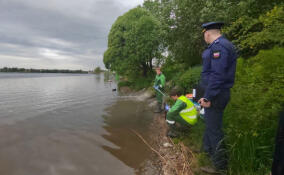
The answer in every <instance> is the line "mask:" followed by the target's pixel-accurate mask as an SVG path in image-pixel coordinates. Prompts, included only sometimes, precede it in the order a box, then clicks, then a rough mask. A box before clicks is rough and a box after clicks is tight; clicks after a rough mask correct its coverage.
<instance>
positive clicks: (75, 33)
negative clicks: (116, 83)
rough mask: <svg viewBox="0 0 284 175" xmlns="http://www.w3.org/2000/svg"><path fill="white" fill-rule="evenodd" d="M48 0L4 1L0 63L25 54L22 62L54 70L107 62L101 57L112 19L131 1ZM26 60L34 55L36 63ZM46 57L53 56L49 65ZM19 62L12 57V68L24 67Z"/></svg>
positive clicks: (0, 9) (0, 12) (0, 18)
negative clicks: (55, 68)
mask: <svg viewBox="0 0 284 175" xmlns="http://www.w3.org/2000/svg"><path fill="white" fill-rule="evenodd" d="M129 1H132V2H133V0H129ZM139 1H140V2H141V1H142V0H137V2H139ZM48 2H49V3H48ZM48 2H47V1H44V0H37V1H33V0H0V21H1V27H0V56H1V59H0V67H1V62H2V63H5V64H6V65H7V64H8V66H9V60H5V61H4V57H5V56H7V57H9V59H10V60H13V59H14V60H18V63H19V60H21V57H23V59H22V60H23V63H24V65H29V64H30V65H37V66H44V65H40V61H42V63H44V64H45V66H48V67H50V68H51V67H52V66H56V67H58V66H63V67H61V68H71V67H84V68H85V69H92V68H94V66H103V63H102V55H103V52H104V51H105V49H106V47H107V35H108V32H109V29H110V27H111V25H112V23H113V22H114V21H115V19H116V18H117V17H118V16H120V15H122V14H123V13H124V12H126V11H127V10H128V9H130V8H132V7H133V4H131V5H129V6H126V5H127V3H125V2H126V1H124V3H123V4H121V3H119V1H117V0H106V1H102V0H84V1H83V0H80V1H77V0H68V1H65V0H64V1H63V0H50V1H48ZM137 2H136V4H137ZM44 49H46V53H44V52H45V51H44ZM49 52H50V53H49ZM48 53H49V55H50V58H49V56H48ZM44 54H45V56H43V55H44ZM57 54H58V58H59V57H60V56H62V57H63V58H66V59H62V60H64V61H65V64H63V63H62V60H60V59H58V60H57V61H56V59H53V57H54V58H57V56H56V55H57ZM25 58H34V59H35V60H38V62H37V63H35V62H33V63H32V62H28V61H27V59H25ZM67 58H68V59H67ZM7 59H8V58H7ZM1 60H2V61H1ZM48 60H52V61H51V62H52V64H51V65H48V64H47V63H49V62H48ZM15 63H16V62H13V61H11V63H10V66H18V65H23V64H18V65H16V64H15ZM64 65H65V67H64ZM71 65H73V66H71Z"/></svg>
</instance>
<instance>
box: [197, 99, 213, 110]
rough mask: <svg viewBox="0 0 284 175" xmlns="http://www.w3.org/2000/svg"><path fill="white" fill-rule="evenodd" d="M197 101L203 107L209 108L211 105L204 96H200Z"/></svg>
mask: <svg viewBox="0 0 284 175" xmlns="http://www.w3.org/2000/svg"><path fill="white" fill-rule="evenodd" d="M198 103H199V104H200V106H202V107H204V108H209V107H210V106H211V102H210V101H208V100H207V99H205V98H201V99H200V100H198Z"/></svg>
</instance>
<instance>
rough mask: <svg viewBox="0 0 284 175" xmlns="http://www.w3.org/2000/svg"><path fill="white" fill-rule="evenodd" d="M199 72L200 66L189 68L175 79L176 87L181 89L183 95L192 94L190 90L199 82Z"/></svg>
mask: <svg viewBox="0 0 284 175" xmlns="http://www.w3.org/2000/svg"><path fill="white" fill-rule="evenodd" d="M201 70H202V67H201V66H195V67H191V68H189V69H188V70H187V71H186V72H184V73H183V74H182V75H181V76H180V78H178V79H177V82H176V85H177V86H179V87H180V88H182V89H183V91H184V93H188V92H192V89H193V88H194V86H195V85H196V84H198V82H199V80H200V73H201Z"/></svg>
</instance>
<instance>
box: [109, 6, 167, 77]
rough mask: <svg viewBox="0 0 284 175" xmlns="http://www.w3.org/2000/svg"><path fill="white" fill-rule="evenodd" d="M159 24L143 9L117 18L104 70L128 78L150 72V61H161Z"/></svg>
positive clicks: (112, 29)
mask: <svg viewBox="0 0 284 175" xmlns="http://www.w3.org/2000/svg"><path fill="white" fill-rule="evenodd" d="M160 26H161V25H160V22H159V21H158V20H157V19H156V18H155V17H154V16H153V15H152V14H151V13H150V12H149V11H147V10H145V9H144V8H142V7H137V8H134V9H132V10H130V11H128V12H127V13H125V14H124V15H123V16H120V17H118V19H117V20H116V22H115V23H114V24H113V26H112V28H111V30H110V33H109V35H108V49H107V50H106V51H105V53H104V64H105V66H106V68H108V69H111V70H113V71H116V72H117V73H119V74H120V75H126V76H128V77H135V76H141V75H142V76H144V77H146V76H147V75H148V74H149V72H152V60H153V59H155V58H161V52H162V47H161V42H160V41H161V37H160V35H161V29H160Z"/></svg>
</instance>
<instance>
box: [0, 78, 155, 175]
mask: <svg viewBox="0 0 284 175" xmlns="http://www.w3.org/2000/svg"><path fill="white" fill-rule="evenodd" d="M113 88H116V85H115V83H110V82H106V81H105V79H104V76H103V75H102V74H101V75H75V74H21V73H0V137H1V139H0V174H1V175H96V174H98V175H112V174H115V175H131V174H137V175H143V174H156V173H157V172H156V168H155V167H154V166H153V165H152V162H153V158H152V154H151V152H150V151H149V149H148V148H147V147H146V146H145V145H144V144H143V142H141V140H139V138H138V137H137V136H136V135H134V134H133V133H132V132H131V131H130V129H135V130H136V131H138V132H139V133H141V134H142V135H143V136H144V137H145V138H146V139H147V138H148V136H149V129H148V126H149V124H150V123H151V121H152V116H153V114H152V113H151V112H150V111H149V110H147V109H146V105H145V104H144V103H143V102H139V101H133V100H130V99H127V98H120V97H119V96H118V94H117V93H116V92H113V91H112V89H113Z"/></svg>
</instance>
